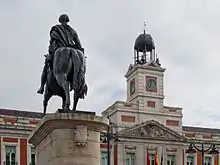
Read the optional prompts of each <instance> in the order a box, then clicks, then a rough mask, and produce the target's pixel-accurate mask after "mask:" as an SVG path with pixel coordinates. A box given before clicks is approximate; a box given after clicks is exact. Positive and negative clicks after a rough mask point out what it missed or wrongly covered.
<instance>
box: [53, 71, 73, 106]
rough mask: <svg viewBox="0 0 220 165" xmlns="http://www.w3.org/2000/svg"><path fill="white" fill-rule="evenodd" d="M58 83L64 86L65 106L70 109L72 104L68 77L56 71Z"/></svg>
mask: <svg viewBox="0 0 220 165" xmlns="http://www.w3.org/2000/svg"><path fill="white" fill-rule="evenodd" d="M55 77H56V80H57V83H58V84H59V85H60V86H61V87H62V88H63V90H64V92H65V98H66V102H65V106H64V109H69V106H70V89H69V82H68V81H67V78H66V76H65V74H64V73H62V74H61V73H56V75H55Z"/></svg>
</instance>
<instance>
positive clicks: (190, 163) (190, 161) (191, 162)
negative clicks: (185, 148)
mask: <svg viewBox="0 0 220 165" xmlns="http://www.w3.org/2000/svg"><path fill="white" fill-rule="evenodd" d="M186 159H187V160H186V165H194V161H195V159H194V156H187V158H186Z"/></svg>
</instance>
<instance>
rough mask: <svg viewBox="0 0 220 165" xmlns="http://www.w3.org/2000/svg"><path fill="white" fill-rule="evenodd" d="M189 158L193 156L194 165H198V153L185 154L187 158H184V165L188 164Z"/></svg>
mask: <svg viewBox="0 0 220 165" xmlns="http://www.w3.org/2000/svg"><path fill="white" fill-rule="evenodd" d="M187 156H193V157H194V162H193V163H194V165H197V153H194V154H190V153H185V157H184V165H186V163H187Z"/></svg>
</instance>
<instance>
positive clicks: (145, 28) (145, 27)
mask: <svg viewBox="0 0 220 165" xmlns="http://www.w3.org/2000/svg"><path fill="white" fill-rule="evenodd" d="M146 31H147V23H146V21H144V33H146Z"/></svg>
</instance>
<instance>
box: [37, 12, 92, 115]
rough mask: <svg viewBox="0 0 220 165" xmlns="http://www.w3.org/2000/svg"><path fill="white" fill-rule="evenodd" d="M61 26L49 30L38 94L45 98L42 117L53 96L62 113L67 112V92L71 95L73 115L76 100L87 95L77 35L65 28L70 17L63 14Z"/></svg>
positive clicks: (80, 47) (84, 65)
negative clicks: (60, 104) (46, 51)
mask: <svg viewBox="0 0 220 165" xmlns="http://www.w3.org/2000/svg"><path fill="white" fill-rule="evenodd" d="M59 22H60V24H58V25H55V26H53V27H52V28H51V30H50V42H49V43H50V44H49V48H48V54H47V55H45V57H46V59H45V63H44V67H43V71H42V75H41V85H40V88H39V89H38V91H37V93H39V94H44V100H43V110H44V115H45V114H46V109H47V105H48V101H49V100H50V98H51V97H52V96H60V97H61V98H62V102H63V103H62V109H63V110H70V108H69V107H70V91H72V90H73V91H74V96H73V98H74V99H73V108H72V111H73V112H75V111H76V107H77V103H78V100H79V99H84V97H85V96H86V95H87V91H88V87H87V84H86V82H85V73H86V60H85V58H86V57H85V55H84V49H83V48H82V46H81V43H80V40H79V37H78V34H77V32H76V31H75V30H74V29H73V28H72V27H71V26H70V25H69V24H68V22H69V17H68V16H67V15H66V14H62V15H61V16H60V17H59Z"/></svg>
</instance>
